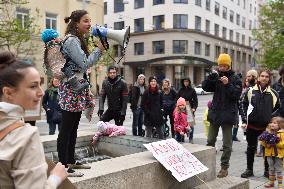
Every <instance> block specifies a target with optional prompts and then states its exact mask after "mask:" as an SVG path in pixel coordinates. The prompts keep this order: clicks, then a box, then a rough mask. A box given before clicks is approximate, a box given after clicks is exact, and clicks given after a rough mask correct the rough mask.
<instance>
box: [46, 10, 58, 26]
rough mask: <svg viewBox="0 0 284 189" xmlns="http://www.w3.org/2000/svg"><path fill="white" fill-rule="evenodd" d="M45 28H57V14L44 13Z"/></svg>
mask: <svg viewBox="0 0 284 189" xmlns="http://www.w3.org/2000/svg"><path fill="white" fill-rule="evenodd" d="M45 28H47V29H54V30H57V15H56V14H51V13H46V14H45Z"/></svg>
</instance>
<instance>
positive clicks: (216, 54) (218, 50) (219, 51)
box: [215, 45, 221, 59]
mask: <svg viewBox="0 0 284 189" xmlns="http://www.w3.org/2000/svg"><path fill="white" fill-rule="evenodd" d="M220 53H221V47H220V46H218V45H216V46H215V58H216V59H217V58H218V57H219V55H220Z"/></svg>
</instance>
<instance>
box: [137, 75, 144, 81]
mask: <svg viewBox="0 0 284 189" xmlns="http://www.w3.org/2000/svg"><path fill="white" fill-rule="evenodd" d="M141 77H142V78H143V79H145V75H143V74H139V75H138V77H137V81H138V80H139V79H140V78H141Z"/></svg>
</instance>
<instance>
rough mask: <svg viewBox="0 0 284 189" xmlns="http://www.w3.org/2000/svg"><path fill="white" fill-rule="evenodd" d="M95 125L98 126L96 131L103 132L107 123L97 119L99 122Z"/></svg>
mask: <svg viewBox="0 0 284 189" xmlns="http://www.w3.org/2000/svg"><path fill="white" fill-rule="evenodd" d="M97 127H98V131H99V132H102V133H103V132H105V131H106V128H107V125H106V123H105V122H103V121H99V122H98V123H97Z"/></svg>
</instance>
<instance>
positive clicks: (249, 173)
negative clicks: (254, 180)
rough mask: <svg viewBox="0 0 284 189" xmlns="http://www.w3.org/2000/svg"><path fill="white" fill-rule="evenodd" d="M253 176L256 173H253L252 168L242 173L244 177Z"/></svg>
mask: <svg viewBox="0 0 284 189" xmlns="http://www.w3.org/2000/svg"><path fill="white" fill-rule="evenodd" d="M252 176H254V175H253V171H252V170H249V169H247V170H246V171H245V172H243V173H242V174H241V177H242V178H248V177H252Z"/></svg>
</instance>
